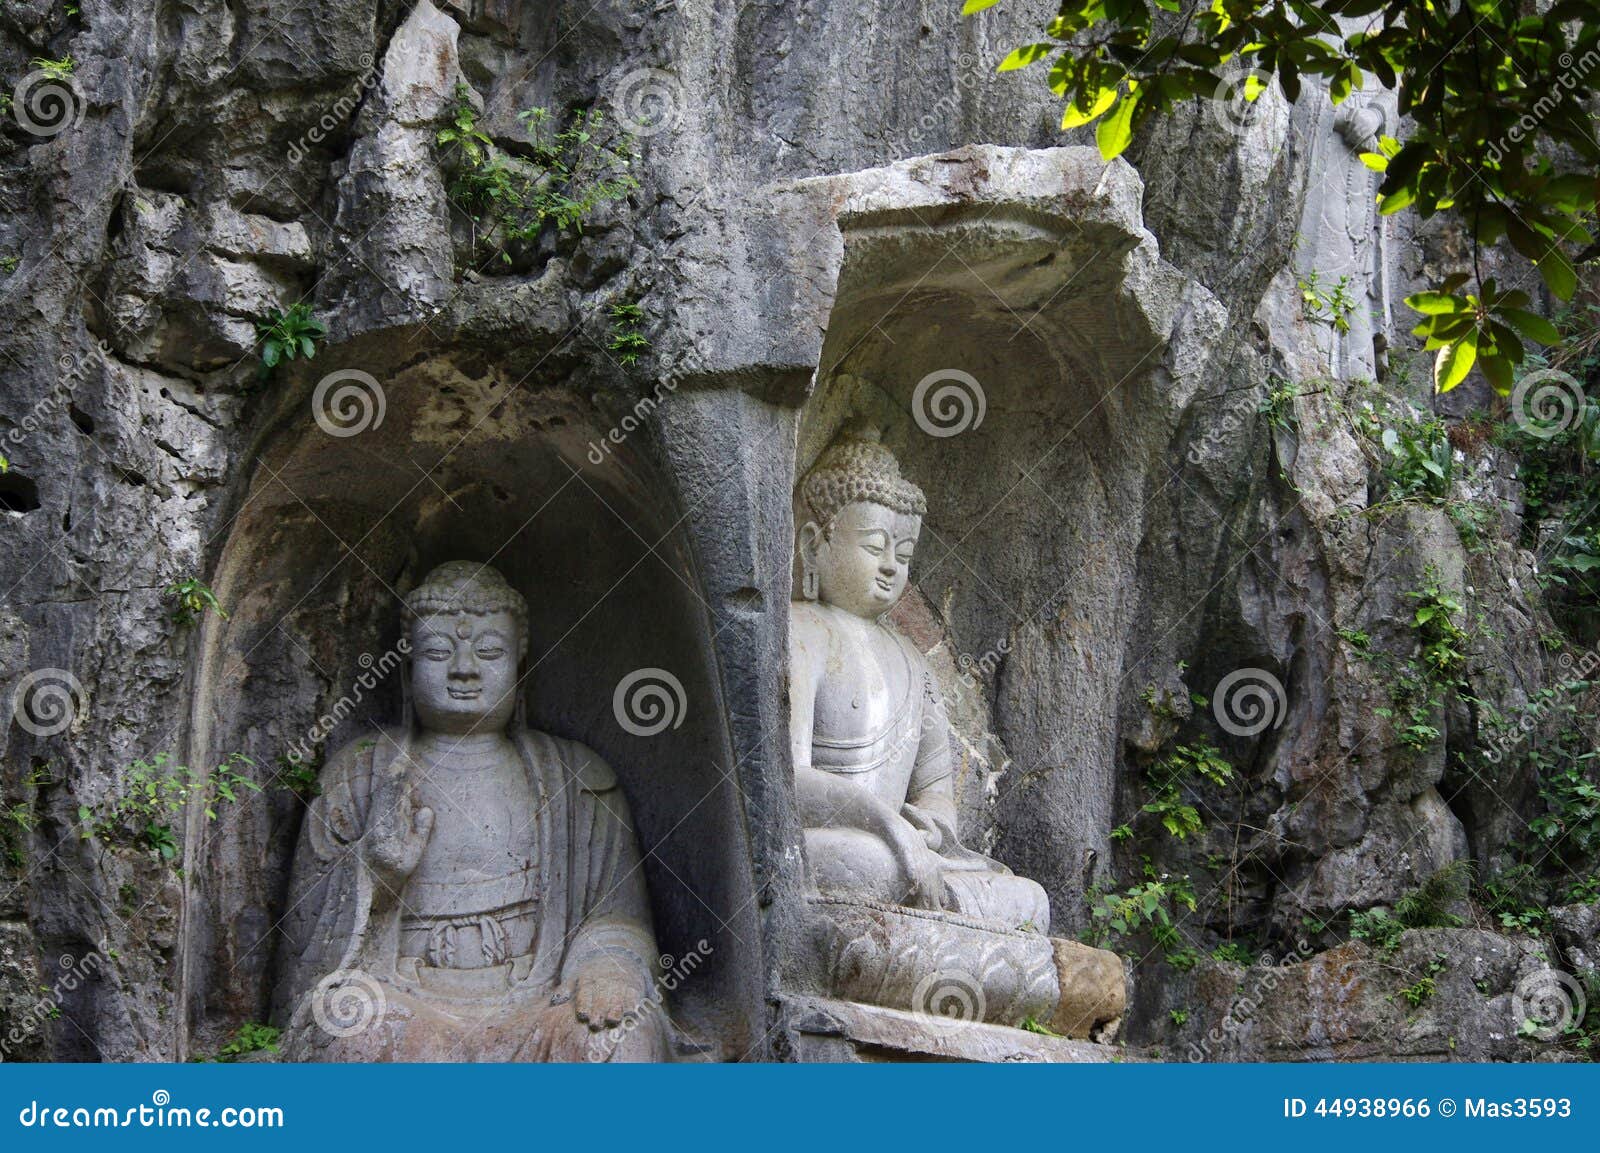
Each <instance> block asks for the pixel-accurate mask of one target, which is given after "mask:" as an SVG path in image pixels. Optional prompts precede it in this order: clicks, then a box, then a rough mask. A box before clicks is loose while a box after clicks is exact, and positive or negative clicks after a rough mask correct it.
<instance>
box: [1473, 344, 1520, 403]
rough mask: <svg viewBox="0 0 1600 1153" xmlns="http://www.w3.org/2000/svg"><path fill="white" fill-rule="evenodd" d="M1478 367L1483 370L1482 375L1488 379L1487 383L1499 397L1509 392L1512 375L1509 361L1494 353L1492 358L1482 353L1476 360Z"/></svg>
mask: <svg viewBox="0 0 1600 1153" xmlns="http://www.w3.org/2000/svg"><path fill="white" fill-rule="evenodd" d="M1478 367H1479V368H1481V369H1483V375H1484V376H1486V377H1488V378H1489V383H1490V384H1491V385H1493V386H1494V390H1495V391H1496V392H1498V393H1499V394H1500V395H1501V396H1506V395H1508V394H1509V393H1510V392H1511V386H1512V381H1513V373H1512V371H1511V361H1510V360H1509V359H1508V358H1506V357H1504V356H1501V355H1500V354H1499V353H1495V354H1494V355H1493V356H1491V355H1489V354H1488V353H1484V354H1483V355H1482V356H1480V357H1479V358H1478Z"/></svg>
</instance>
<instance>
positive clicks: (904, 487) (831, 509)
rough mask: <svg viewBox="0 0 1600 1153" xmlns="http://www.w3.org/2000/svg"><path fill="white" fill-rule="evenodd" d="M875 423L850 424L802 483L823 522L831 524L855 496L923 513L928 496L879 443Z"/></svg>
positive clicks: (802, 491) (807, 499)
mask: <svg viewBox="0 0 1600 1153" xmlns="http://www.w3.org/2000/svg"><path fill="white" fill-rule="evenodd" d="M878 438H879V433H878V430H877V429H875V428H864V429H850V430H847V431H846V432H844V433H841V434H840V436H839V438H838V439H837V440H835V441H834V442H833V443H832V444H831V445H829V446H828V447H827V448H826V449H824V450H823V452H822V455H821V456H819V457H817V462H816V464H814V465H812V466H811V471H810V472H808V473H807V474H806V477H805V480H803V481H801V482H800V495H801V497H802V498H803V499H804V500H805V502H806V507H808V508H809V509H810V510H811V515H812V516H813V517H814V518H816V521H817V523H818V524H821V525H823V526H827V525H830V524H832V523H833V518H834V517H836V516H838V515H839V510H840V509H842V508H844V507H845V506H846V505H848V504H854V503H855V502H856V501H868V502H870V503H872V504H880V505H883V506H884V507H885V508H889V509H893V510H894V511H895V512H899V513H907V514H910V515H914V516H923V515H925V514H926V513H927V511H928V499H927V497H926V496H924V495H923V492H922V490H921V489H920V488H918V487H917V486H916V485H914V484H912V483H911V482H910V481H909V480H906V479H905V477H903V476H901V475H900V462H899V461H897V460H895V458H894V454H893V453H892V452H890V451H889V450H888V449H886V448H884V447H883V445H882V444H881V443H879V439H878Z"/></svg>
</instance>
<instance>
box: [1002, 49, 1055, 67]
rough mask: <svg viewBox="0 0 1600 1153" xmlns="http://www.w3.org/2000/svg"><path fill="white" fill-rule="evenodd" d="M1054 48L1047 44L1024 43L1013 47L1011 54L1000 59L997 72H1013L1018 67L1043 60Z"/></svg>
mask: <svg viewBox="0 0 1600 1153" xmlns="http://www.w3.org/2000/svg"><path fill="white" fill-rule="evenodd" d="M1053 50H1054V49H1053V48H1052V46H1051V45H1049V44H1024V45H1023V46H1022V47H1021V48H1015V49H1013V50H1012V52H1011V54H1010V55H1009V56H1007V57H1006V58H1005V59H1004V60H1002V61H1000V67H999V68H998V69H997V71H999V72H1015V71H1016V70H1017V69H1018V68H1026V67H1027V66H1028V65H1030V64H1034V63H1037V62H1038V61H1040V60H1043V59H1044V58H1045V57H1046V56H1048V55H1050V53H1051V52H1052V51H1053Z"/></svg>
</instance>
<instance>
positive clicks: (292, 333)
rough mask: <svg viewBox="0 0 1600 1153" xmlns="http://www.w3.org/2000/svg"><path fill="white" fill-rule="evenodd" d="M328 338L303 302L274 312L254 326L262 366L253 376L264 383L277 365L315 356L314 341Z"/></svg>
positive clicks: (324, 329) (324, 325) (325, 328)
mask: <svg viewBox="0 0 1600 1153" xmlns="http://www.w3.org/2000/svg"><path fill="white" fill-rule="evenodd" d="M327 335H328V326H327V325H326V324H324V323H322V321H320V320H318V319H317V318H316V317H314V316H312V315H311V305H309V304H307V303H306V302H305V301H303V300H302V301H298V302H296V303H295V304H291V305H290V306H289V309H288V311H287V312H275V313H273V314H272V315H271V316H270V317H268V318H267V319H266V320H262V321H257V322H256V339H257V340H259V341H261V363H260V365H258V366H257V368H256V375H257V376H258V377H260V378H261V379H263V380H265V379H266V378H267V377H269V376H271V375H272V370H273V369H275V368H277V367H278V364H279V362H280V361H285V360H293V359H294V358H295V357H297V356H300V357H304V358H305V359H306V360H310V359H311V358H312V357H314V356H316V355H317V341H319V340H321V339H322V338H323V337H325V336H327Z"/></svg>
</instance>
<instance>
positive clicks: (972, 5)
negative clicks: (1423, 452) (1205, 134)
mask: <svg viewBox="0 0 1600 1153" xmlns="http://www.w3.org/2000/svg"><path fill="white" fill-rule="evenodd" d="M997 2H998V0H966V3H965V5H964V7H963V11H964V12H966V13H969V14H970V13H974V12H981V11H983V10H984V9H987V8H991V7H993V6H994V4H995V3H997ZM1341 20H1342V21H1344V25H1343V26H1341V24H1340V21H1341ZM1346 29H1349V30H1348V31H1347V30H1346ZM1045 36H1046V37H1048V39H1046V40H1043V41H1040V42H1036V43H1032V44H1027V45H1024V46H1022V47H1020V48H1017V49H1016V50H1015V51H1013V52H1012V53H1011V54H1010V55H1008V56H1007V57H1006V58H1005V60H1004V61H1003V62H1002V63H1001V64H1000V70H1001V71H1010V70H1013V69H1018V68H1026V67H1028V66H1030V65H1033V64H1036V63H1039V62H1042V61H1049V62H1050V69H1049V85H1050V88H1051V90H1052V91H1053V92H1055V93H1056V94H1057V95H1058V96H1059V97H1061V99H1062V100H1063V102H1064V103H1065V113H1064V115H1063V117H1062V127H1063V128H1072V127H1075V126H1077V125H1082V124H1089V123H1095V122H1098V123H1097V124H1096V128H1095V140H1096V143H1097V144H1098V145H1099V147H1100V152H1101V155H1102V156H1104V157H1105V158H1106V159H1108V160H1109V159H1111V158H1113V157H1115V156H1118V155H1120V154H1121V153H1122V152H1123V151H1124V150H1125V149H1126V148H1127V147H1128V145H1129V144H1130V143H1131V142H1132V140H1133V136H1134V133H1135V132H1137V131H1138V130H1139V129H1140V127H1141V126H1142V125H1144V124H1145V123H1146V122H1147V121H1148V120H1149V119H1150V118H1151V117H1152V116H1155V115H1157V114H1159V113H1163V112H1166V111H1168V110H1170V109H1171V108H1172V107H1173V106H1174V105H1176V104H1177V103H1179V102H1182V101H1187V100H1191V99H1197V98H1211V99H1215V98H1220V97H1222V96H1224V95H1225V94H1227V93H1229V92H1230V91H1233V90H1240V91H1241V92H1242V96H1243V98H1244V99H1245V100H1246V101H1248V102H1253V101H1255V100H1256V99H1259V97H1260V95H1261V93H1262V92H1263V91H1265V90H1266V87H1267V85H1268V84H1270V83H1271V81H1272V80H1273V79H1276V81H1277V84H1278V87H1279V88H1280V90H1281V91H1282V93H1283V95H1284V96H1285V97H1286V98H1287V99H1288V100H1290V101H1294V100H1297V99H1298V98H1299V96H1300V94H1301V90H1302V87H1303V81H1304V78H1306V77H1316V78H1318V79H1319V80H1320V81H1322V82H1324V83H1325V84H1326V86H1327V92H1328V96H1329V98H1330V99H1331V100H1332V102H1333V103H1334V104H1341V103H1343V102H1344V101H1345V100H1346V99H1348V98H1349V96H1350V94H1351V92H1353V91H1355V90H1356V89H1358V88H1362V87H1364V86H1365V84H1366V82H1367V78H1368V77H1375V78H1376V79H1377V82H1378V83H1379V84H1381V85H1383V86H1384V87H1385V88H1390V89H1398V101H1399V112H1400V115H1401V116H1402V117H1404V118H1405V119H1406V121H1407V124H1408V132H1409V135H1408V136H1407V138H1406V139H1405V140H1403V141H1402V140H1398V139H1395V138H1392V137H1388V136H1383V137H1380V138H1379V139H1378V141H1377V147H1376V148H1375V149H1374V150H1373V151H1370V152H1367V153H1364V154H1363V155H1362V160H1363V162H1365V163H1366V164H1367V165H1368V167H1370V168H1372V169H1373V170H1375V171H1377V172H1380V173H1382V174H1383V180H1382V183H1381V184H1380V185H1379V188H1378V209H1379V211H1380V212H1382V213H1385V214H1388V213H1394V212H1398V211H1400V210H1402V209H1405V208H1411V209H1413V210H1414V211H1416V212H1417V213H1418V214H1420V215H1421V216H1422V217H1423V218H1425V219H1426V218H1428V217H1431V216H1434V215H1435V214H1436V213H1439V212H1442V211H1446V210H1453V211H1454V212H1455V213H1456V214H1457V215H1458V216H1459V218H1460V219H1461V220H1462V221H1464V222H1465V223H1466V225H1467V227H1468V228H1469V229H1470V230H1471V234H1472V238H1473V242H1474V248H1473V262H1472V263H1473V268H1472V271H1470V272H1467V271H1460V272H1457V273H1455V274H1453V275H1451V276H1448V277H1446V278H1445V279H1444V280H1443V281H1442V282H1441V283H1440V284H1439V285H1438V286H1437V287H1436V288H1435V289H1434V290H1433V291H1431V292H1425V293H1419V294H1417V295H1416V296H1413V297H1411V298H1409V300H1408V301H1407V303H1408V304H1409V305H1411V307H1412V308H1414V309H1416V310H1417V312H1418V313H1420V314H1421V316H1422V322H1421V324H1419V325H1418V327H1417V335H1419V336H1421V337H1423V338H1424V340H1425V341H1426V344H1427V347H1428V348H1429V349H1433V350H1436V353H1437V356H1436V360H1435V365H1434V383H1435V386H1436V387H1437V388H1439V389H1440V390H1441V391H1444V390H1448V389H1450V388H1453V387H1454V386H1455V385H1456V384H1458V383H1460V381H1461V380H1462V379H1463V378H1465V376H1466V374H1467V372H1469V371H1470V370H1471V368H1472V367H1473V365H1474V364H1478V365H1481V366H1482V368H1483V371H1484V374H1485V375H1486V376H1487V377H1488V378H1489V380H1490V382H1491V383H1492V384H1494V386H1495V387H1496V388H1497V389H1499V390H1500V391H1502V392H1504V391H1508V390H1509V389H1510V387H1511V382H1512V372H1513V369H1514V367H1515V366H1516V365H1517V364H1520V363H1521V362H1522V360H1523V357H1524V355H1525V350H1524V346H1523V343H1522V342H1523V341H1524V340H1531V341H1534V342H1536V343H1542V344H1545V343H1550V342H1551V340H1552V339H1553V335H1554V334H1553V333H1552V331H1551V330H1550V329H1549V327H1548V324H1547V322H1545V321H1543V320H1541V319H1540V318H1539V317H1538V316H1536V315H1535V314H1534V313H1532V312H1531V311H1529V307H1528V306H1529V301H1528V297H1527V295H1526V294H1525V293H1522V292H1520V291H1517V290H1512V291H1504V290H1503V289H1502V288H1501V287H1500V286H1498V285H1496V283H1495V282H1494V280H1493V279H1492V278H1490V279H1488V280H1485V279H1483V277H1482V276H1481V274H1480V273H1479V272H1478V267H1479V261H1478V259H1477V255H1478V248H1479V247H1480V246H1482V245H1490V244H1494V243H1496V242H1498V241H1501V240H1509V241H1510V243H1511V245H1512V247H1514V248H1515V249H1516V250H1517V251H1518V252H1519V253H1521V254H1522V255H1523V256H1525V257H1527V258H1528V259H1529V260H1531V261H1533V262H1534V263H1535V265H1536V266H1537V268H1538V271H1539V273H1540V275H1541V276H1542V277H1543V279H1544V282H1545V285H1546V286H1547V287H1548V288H1549V290H1550V291H1551V293H1552V294H1554V295H1555V296H1556V297H1558V298H1560V299H1562V300H1567V299H1570V298H1571V297H1572V294H1573V291H1574V289H1575V288H1576V287H1577V279H1578V278H1577V271H1576V268H1575V267H1574V262H1573V252H1574V250H1576V249H1579V248H1582V247H1583V246H1585V245H1589V244H1591V243H1593V236H1592V235H1591V233H1590V231H1589V227H1588V224H1589V218H1590V217H1591V215H1592V214H1593V211H1594V208H1595V195H1596V188H1595V180H1594V174H1593V168H1594V167H1595V166H1596V165H1597V164H1600V143H1597V141H1596V139H1595V135H1594V130H1593V126H1592V124H1591V122H1590V119H1589V116H1588V114H1587V112H1586V109H1588V108H1589V107H1590V106H1591V105H1592V103H1593V100H1594V96H1595V87H1594V77H1595V76H1597V75H1600V69H1596V68H1595V67H1594V66H1593V65H1594V64H1595V63H1597V62H1600V9H1597V8H1596V7H1595V5H1594V4H1593V2H1592V0H1556V2H1555V3H1552V4H1549V5H1544V6H1534V5H1525V4H1503V3H1500V2H1498V0H1462V2H1461V3H1455V4H1441V3H1434V2H1432V0H1289V2H1285V0H1061V4H1060V8H1059V10H1058V13H1057V15H1056V17H1055V18H1054V19H1053V20H1051V21H1050V22H1049V23H1048V25H1047V26H1046V27H1045ZM1585 166H1587V167H1585ZM1469 284H1475V285H1476V289H1475V291H1467V288H1468V285H1469Z"/></svg>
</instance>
